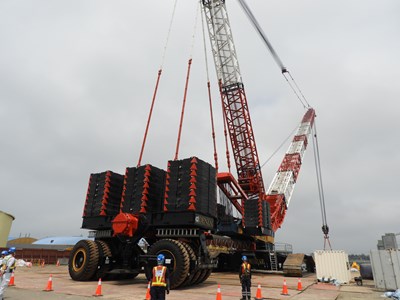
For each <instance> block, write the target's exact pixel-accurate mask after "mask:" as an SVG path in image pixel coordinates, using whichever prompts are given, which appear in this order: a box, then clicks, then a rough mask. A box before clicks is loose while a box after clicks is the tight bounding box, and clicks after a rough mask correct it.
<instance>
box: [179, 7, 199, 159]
mask: <svg viewBox="0 0 400 300" xmlns="http://www.w3.org/2000/svg"><path fill="white" fill-rule="evenodd" d="M198 16H199V7H197V9H196V18H195V22H194V27H193V35H192V44H191V46H190V55H189V57H190V58H189V61H188V68H187V73H186V83H185V89H184V93H183V101H182V110H181V117H180V120H179V129H178V137H177V141H176V149H175V157H174V160H177V159H178V155H179V146H180V142H181V134H182V126H183V119H184V116H185V107H186V99H187V90H188V86H189V79H190V70H191V65H192V55H193V49H194V43H195V40H196V31H197V23H198Z"/></svg>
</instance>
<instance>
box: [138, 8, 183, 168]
mask: <svg viewBox="0 0 400 300" xmlns="http://www.w3.org/2000/svg"><path fill="white" fill-rule="evenodd" d="M177 2H178V0H175V2H174V8H173V10H172V15H171V19H170V22H169V27H168V33H167V39H166V41H165V44H164V50H163V54H162V56H161V65H160V68H159V69H158V72H157V80H156V85H155V88H154V93H153V98H152V101H151V105H150V111H149V115H148V117H147V123H146V129H145V131H144V135H143V141H142V146H141V149H140V154H139V159H138V163H137V166H138V167H139V166H140V164H141V162H142V157H143V152H144V148H145V145H146V140H147V134H148V132H149V127H150V122H151V117H152V115H153V109H154V104H155V100H156V97H157V91H158V85H159V83H160V78H161V74H162V70H163V65H164V61H165V55H166V52H167V46H168V42H169V37H170V35H171V29H172V24H173V20H174V17H175V11H176V4H177Z"/></svg>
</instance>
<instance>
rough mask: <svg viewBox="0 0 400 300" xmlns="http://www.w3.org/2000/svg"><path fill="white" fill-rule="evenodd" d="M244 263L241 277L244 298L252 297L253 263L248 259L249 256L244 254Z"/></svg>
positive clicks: (245, 299)
mask: <svg viewBox="0 0 400 300" xmlns="http://www.w3.org/2000/svg"><path fill="white" fill-rule="evenodd" d="M242 261H243V262H242V265H241V266H240V271H239V278H240V283H241V284H242V300H250V299H251V292H250V288H251V265H250V263H249V262H248V261H247V256H246V255H243V256H242Z"/></svg>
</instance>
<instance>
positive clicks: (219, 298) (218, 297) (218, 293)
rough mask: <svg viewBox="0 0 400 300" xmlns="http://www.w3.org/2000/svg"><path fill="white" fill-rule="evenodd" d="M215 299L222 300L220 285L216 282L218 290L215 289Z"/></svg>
mask: <svg viewBox="0 0 400 300" xmlns="http://www.w3.org/2000/svg"><path fill="white" fill-rule="evenodd" d="M215 300H222V295H221V286H220V285H219V284H218V290H217V298H215Z"/></svg>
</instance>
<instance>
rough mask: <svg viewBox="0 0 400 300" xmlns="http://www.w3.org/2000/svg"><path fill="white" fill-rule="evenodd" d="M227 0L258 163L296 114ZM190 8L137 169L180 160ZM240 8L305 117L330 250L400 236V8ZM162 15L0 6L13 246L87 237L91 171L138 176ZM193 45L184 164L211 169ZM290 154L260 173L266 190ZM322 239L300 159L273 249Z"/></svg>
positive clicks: (309, 162)
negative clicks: (131, 169)
mask: <svg viewBox="0 0 400 300" xmlns="http://www.w3.org/2000/svg"><path fill="white" fill-rule="evenodd" d="M226 2H227V7H228V11H229V15H230V21H231V25H232V31H233V35H234V39H235V43H236V50H237V53H238V58H239V63H240V67H241V72H242V77H243V82H244V84H245V88H246V93H247V97H248V102H249V108H250V113H251V117H252V123H253V127H254V133H255V137H256V142H257V147H258V152H259V156H260V160H261V161H262V162H263V161H265V160H266V159H267V158H268V157H269V156H270V155H271V154H272V153H273V152H274V151H275V150H276V149H277V147H278V146H279V144H280V143H281V142H282V141H283V140H284V139H285V138H286V137H287V135H288V134H289V133H290V132H291V131H292V130H293V128H294V127H295V126H296V125H297V124H298V123H299V122H300V120H301V118H302V115H303V113H304V110H303V108H302V106H301V105H300V104H299V102H298V101H297V100H296V98H295V97H294V95H293V93H292V91H291V90H290V88H289V86H288V85H287V83H286V82H285V81H284V78H283V77H282V75H281V74H280V70H279V69H278V67H277V66H276V65H275V63H274V61H273V59H272V58H271V56H270V55H269V53H268V51H267V50H266V48H265V46H264V45H263V44H262V42H261V40H260V38H259V37H258V36H257V34H256V32H255V30H254V29H253V27H252V26H251V25H250V23H249V21H248V20H247V18H246V17H245V15H244V14H243V12H242V10H241V9H240V7H239V5H238V3H237V1H234V0H227V1H226ZM196 3H197V1H195V0H185V1H178V5H177V11H176V15H175V19H174V23H173V27H172V32H171V38H170V41H169V45H168V48H167V52H166V57H165V64H164V68H163V75H162V79H161V83H160V88H159V94H158V98H157V103H156V107H155V110H154V115H153V122H152V126H151V128H150V132H149V138H148V143H147V146H146V151H145V155H144V158H143V163H151V164H153V165H155V166H158V167H160V168H164V169H165V168H166V164H167V161H168V160H169V159H173V157H174V152H175V143H176V137H177V131H178V120H179V115H180V106H181V102H182V97H183V89H184V83H185V74H186V67H187V60H188V59H189V56H190V49H191V44H192V34H193V28H194V20H195V16H196V6H197V5H196ZM247 3H248V5H249V6H250V7H251V8H252V10H253V12H254V14H255V16H256V17H257V19H258V21H259V23H260V25H261V26H262V27H263V28H264V31H265V32H266V34H267V35H268V37H269V38H270V41H271V42H272V44H273V45H274V47H275V50H276V51H277V52H278V54H279V55H280V57H281V59H282V60H283V62H284V64H285V65H286V66H287V68H288V69H289V70H290V71H291V73H292V75H293V76H294V77H295V79H296V81H297V82H298V84H299V85H300V87H301V89H302V91H303V92H304V94H305V95H306V97H307V98H308V100H309V102H310V103H311V105H312V106H313V107H314V108H315V109H316V112H317V126H318V134H319V146H320V156H321V164H322V175H323V182H324V189H325V200H326V208H327V218H328V224H329V226H330V228H331V235H330V237H331V243H332V246H333V248H334V249H342V250H346V251H347V252H349V253H367V252H368V251H369V250H370V249H372V248H375V247H376V243H377V240H378V239H379V238H380V236H381V235H383V234H384V233H386V232H400V226H399V225H400V221H399V208H400V205H399V196H398V188H397V187H398V186H397V183H396V182H397V180H398V179H399V171H398V170H399V168H400V154H399V146H400V143H399V133H398V132H399V129H400V122H399V117H400V102H399V100H400V85H399V84H398V82H397V80H398V79H399V78H400V59H399V53H400V38H399V37H400V18H399V13H400V2H399V1H396V0H393V1H389V0H381V1H377V0H375V1H372V0H359V1H344V0H337V1H329V2H328V1H316V0H298V1H265V0H262V1H261V0H247ZM172 8H173V1H172V0H153V1H124V0H121V1H103V0H96V1H65V0H59V1H54V0H47V1H45V0H35V1H28V0H3V1H1V2H0V103H1V105H0V137H1V138H0V149H1V156H0V182H1V198H0V199H1V202H0V203H1V205H0V210H3V211H6V212H8V213H10V214H12V215H14V216H15V217H16V220H15V221H14V223H13V225H12V229H11V235H12V236H19V235H20V234H22V235H25V234H30V235H31V236H33V237H36V238H41V237H45V236H52V235H80V234H84V235H85V234H86V231H84V230H81V229H80V226H81V216H82V210H83V205H84V200H85V196H86V189H87V183H88V179H89V174H90V173H93V172H100V171H104V170H113V171H115V172H119V173H124V170H125V167H127V166H135V165H136V163H137V160H138V155H139V151H140V145H141V140H142V137H143V132H144V128H145V123H146V119H147V114H148V110H149V106H150V101H151V97H152V93H153V89H154V84H155V80H156V75H157V70H158V68H159V66H160V64H161V61H162V53H163V49H164V46H165V40H166V36H167V29H168V25H169V22H170V18H171V12H172ZM195 37H196V38H195V44H194V48H193V66H192V75H191V82H190V86H189V91H188V100H187V111H186V115H185V121H184V129H183V136H182V144H181V151H180V158H185V157H189V156H193V155H196V156H198V157H200V158H202V159H204V160H207V161H209V162H211V163H212V162H213V153H212V141H211V139H210V125H209V124H210V121H209V115H208V104H207V90H206V88H205V86H206V75H205V74H206V72H205V63H204V51H203V45H202V34H201V25H200V22H199V24H198V26H197V33H196V35H195ZM208 55H209V56H208V57H209V63H210V65H209V67H210V74H211V80H212V81H213V98H214V101H215V107H216V108H215V109H216V113H215V114H216V116H215V117H216V119H217V120H216V123H217V124H216V125H217V130H218V134H219V143H218V146H219V157H220V164H221V167H222V168H223V167H224V166H225V163H224V156H225V155H224V149H223V143H222V138H221V137H222V136H221V132H222V125H221V120H222V118H221V112H220V111H219V110H218V109H219V105H218V104H217V103H218V92H217V87H216V84H215V69H214V66H213V65H212V64H211V63H212V58H211V56H210V53H208ZM287 147H288V145H285V146H284V147H283V148H282V149H281V151H280V152H279V153H278V154H277V155H275V156H274V158H273V159H272V160H271V161H270V162H269V163H268V164H267V165H266V166H265V167H264V168H263V175H264V181H265V184H266V185H269V183H270V181H271V180H272V177H273V175H274V173H275V171H276V170H277V168H278V166H279V163H280V161H281V159H282V158H283V155H284V152H285V151H286V149H287ZM222 168H221V169H222ZM320 228H321V213H320V206H319V200H318V192H317V185H316V176H315V167H314V161H313V153H312V148H309V151H308V152H307V153H306V157H305V161H304V164H303V167H302V170H301V171H300V175H299V178H298V182H297V185H296V189H295V191H294V194H293V198H292V201H291V204H290V207H289V210H288V213H287V216H286V219H285V222H284V224H283V226H282V228H281V229H279V230H278V232H277V234H276V240H277V242H287V243H291V244H293V247H294V251H296V252H311V251H313V250H316V249H321V248H322V247H323V235H322V231H321V229H320Z"/></svg>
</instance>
